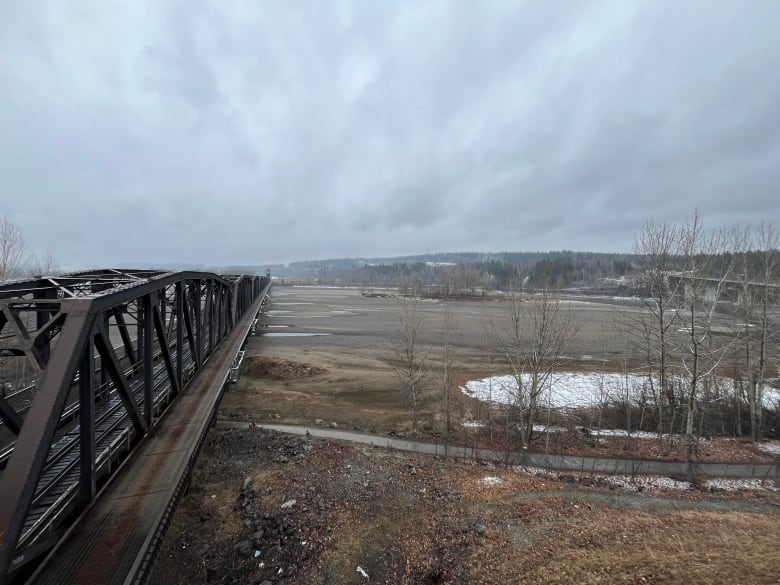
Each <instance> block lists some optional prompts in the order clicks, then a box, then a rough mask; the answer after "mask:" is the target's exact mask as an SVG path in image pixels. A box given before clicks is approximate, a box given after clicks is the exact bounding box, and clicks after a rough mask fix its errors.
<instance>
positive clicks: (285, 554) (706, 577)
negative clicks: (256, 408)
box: [152, 428, 780, 585]
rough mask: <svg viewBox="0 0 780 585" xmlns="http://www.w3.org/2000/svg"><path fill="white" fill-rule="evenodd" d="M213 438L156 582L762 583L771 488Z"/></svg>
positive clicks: (776, 559) (306, 441)
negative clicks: (681, 485)
mask: <svg viewBox="0 0 780 585" xmlns="http://www.w3.org/2000/svg"><path fill="white" fill-rule="evenodd" d="M666 485H667V484H664V483H659V484H657V485H655V486H653V485H651V486H650V487H647V488H646V489H643V490H641V491H631V490H629V489H626V488H624V487H621V486H620V485H619V483H618V482H612V481H610V480H609V479H603V478H598V479H597V480H596V481H593V480H592V478H591V479H589V478H588V477H587V476H579V477H578V476H574V475H571V474H561V475H558V474H544V473H542V472H539V471H537V472H532V473H528V472H527V471H526V472H523V471H522V470H513V469H503V468H500V467H496V466H493V465H486V464H480V463H476V462H467V461H453V460H447V459H443V458H436V457H429V456H422V455H414V454H408V453H401V452H396V451H388V450H385V449H380V448H374V447H364V446H353V445H349V444H346V443H340V442H338V441H328V440H321V439H312V438H310V437H309V438H306V437H293V436H291V435H285V434H281V433H275V432H270V431H264V430H260V429H256V428H255V429H248V430H238V429H220V428H217V429H215V430H214V431H212V433H211V434H210V436H209V439H208V442H207V444H206V445H205V447H204V451H203V454H202V456H201V460H200V462H199V465H198V467H197V470H196V473H195V476H194V477H193V481H192V485H191V488H190V492H189V494H188V495H187V497H186V498H185V499H184V501H183V502H182V504H181V506H180V509H179V511H178V513H177V515H176V518H175V520H174V523H173V525H172V526H171V528H170V530H169V532H168V537H167V539H166V542H165V545H164V549H163V552H162V553H161V558H160V560H159V561H158V563H157V567H156V569H155V574H154V577H153V579H152V583H160V584H163V583H164V584H166V585H174V584H185V583H186V584H196V583H224V584H227V583H235V584H239V583H240V584H265V583H296V584H308V583H322V584H325V583H337V584H341V583H570V582H579V583H670V582H671V583H674V582H696V583H736V582H740V583H771V582H774V581H773V579H775V578H776V575H777V573H776V570H777V566H780V565H778V563H780V545H778V541H777V530H778V527H780V497H779V496H778V492H777V491H773V490H769V489H767V490H762V489H753V490H749V491H741V492H728V493H727V492H723V491H720V490H719V491H718V492H717V493H713V492H712V491H711V490H706V491H703V490H702V489H700V488H696V487H691V488H689V489H687V490H684V491H680V490H679V489H676V488H667V487H666Z"/></svg>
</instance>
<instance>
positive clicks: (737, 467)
mask: <svg viewBox="0 0 780 585" xmlns="http://www.w3.org/2000/svg"><path fill="white" fill-rule="evenodd" d="M252 424H253V423H243V422H235V421H224V420H218V421H217V425H218V426H220V427H224V428H249V426H250V425H252ZM255 426H257V427H260V428H263V429H268V430H272V431H279V432H282V433H290V434H294V435H305V434H307V433H308V434H309V435H311V436H313V437H321V438H326V439H337V440H340V441H350V442H353V443H361V444H365V445H374V446H377V447H385V448H388V449H397V450H399V451H411V452H414V453H427V454H429V455H444V456H448V457H459V458H465V459H479V460H483V461H494V462H497V463H505V464H508V465H523V466H528V467H541V468H546V469H557V470H562V471H584V472H592V473H614V474H624V475H635V474H643V475H665V476H675V477H676V476H685V474H686V472H687V466H686V464H685V463H682V462H676V461H654V460H649V459H648V460H643V459H613V458H608V457H584V456H574V455H545V454H544V453H529V452H525V453H523V452H517V451H510V452H506V451H495V450H492V449H476V448H468V447H457V446H452V445H449V446H447V445H443V444H438V443H430V442H425V441H409V440H407V439H396V438H393V437H385V436H381V435H368V434H364V433H353V432H349V431H340V430H338V429H326V428H322V427H306V426H298V425H282V424H257V425H255ZM694 474H695V475H696V476H697V477H752V478H760V479H778V478H780V466H779V465H778V464H774V465H768V464H747V463H698V464H695V465H694Z"/></svg>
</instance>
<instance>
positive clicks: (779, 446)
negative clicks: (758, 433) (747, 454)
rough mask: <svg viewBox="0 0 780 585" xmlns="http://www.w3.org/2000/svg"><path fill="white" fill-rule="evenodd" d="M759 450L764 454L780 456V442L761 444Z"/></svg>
mask: <svg viewBox="0 0 780 585" xmlns="http://www.w3.org/2000/svg"><path fill="white" fill-rule="evenodd" d="M758 448H759V449H761V450H762V451H763V452H764V453H769V454H770V455H777V456H780V441H770V442H766V443H759V444H758Z"/></svg>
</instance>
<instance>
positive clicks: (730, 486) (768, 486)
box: [704, 478, 778, 492]
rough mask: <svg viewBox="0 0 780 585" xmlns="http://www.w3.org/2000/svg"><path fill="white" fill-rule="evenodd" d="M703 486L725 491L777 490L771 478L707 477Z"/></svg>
mask: <svg viewBox="0 0 780 585" xmlns="http://www.w3.org/2000/svg"><path fill="white" fill-rule="evenodd" d="M704 486H705V487H707V488H710V489H713V488H714V489H721V490H724V491H727V492H738V491H746V490H747V491H764V490H765V491H771V492H776V491H778V488H777V486H776V485H775V482H774V481H773V480H771V479H755V478H754V479H726V478H722V479H708V480H707V481H705V482H704Z"/></svg>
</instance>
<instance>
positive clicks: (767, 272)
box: [735, 223, 779, 442]
mask: <svg viewBox="0 0 780 585" xmlns="http://www.w3.org/2000/svg"><path fill="white" fill-rule="evenodd" d="M778 243H779V239H778V233H777V231H776V230H775V229H774V227H773V226H772V225H770V224H765V223H762V224H761V225H760V226H759V227H758V230H757V232H756V234H755V238H753V237H752V233H751V231H750V230H748V229H745V230H742V231H740V232H739V233H738V234H737V238H736V240H735V257H736V258H737V261H738V263H739V268H738V271H737V273H738V278H739V283H740V291H739V298H738V308H739V314H740V317H741V319H742V321H743V324H744V325H743V332H742V337H743V351H744V360H745V373H746V374H747V400H748V408H749V411H750V435H751V438H752V439H753V441H756V442H757V441H759V440H760V439H761V432H762V431H761V427H762V424H763V423H762V418H763V411H764V408H763V403H764V384H765V377H766V369H767V346H768V343H769V333H770V323H769V317H770V309H771V307H772V305H773V303H774V302H775V301H776V299H775V298H774V295H773V294H772V288H771V287H770V284H771V281H772V277H773V275H774V273H775V271H776V269H777V265H778V253H777V247H778Z"/></svg>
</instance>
